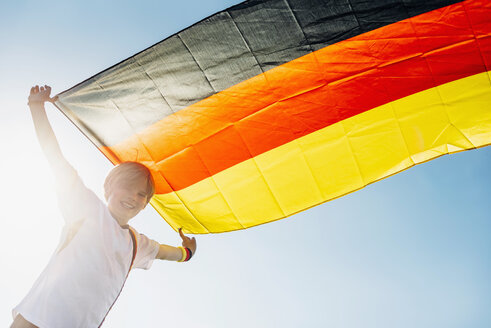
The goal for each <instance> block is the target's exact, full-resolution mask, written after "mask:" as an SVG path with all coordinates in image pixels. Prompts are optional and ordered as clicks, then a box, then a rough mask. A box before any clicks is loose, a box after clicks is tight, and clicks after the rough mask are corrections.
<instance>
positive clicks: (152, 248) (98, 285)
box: [11, 86, 196, 328]
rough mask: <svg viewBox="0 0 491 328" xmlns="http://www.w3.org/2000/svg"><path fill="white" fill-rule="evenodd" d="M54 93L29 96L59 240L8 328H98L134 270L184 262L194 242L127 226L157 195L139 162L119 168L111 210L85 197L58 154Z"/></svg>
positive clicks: (110, 191) (113, 175)
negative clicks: (154, 236)
mask: <svg viewBox="0 0 491 328" xmlns="http://www.w3.org/2000/svg"><path fill="white" fill-rule="evenodd" d="M50 93H51V88H50V87H49V86H44V87H38V86H35V87H33V88H32V89H31V92H30V95H29V107H30V110H31V115H32V119H33V122H34V127H35V130H36V134H37V137H38V139H39V143H40V145H41V148H42V150H43V152H44V155H45V156H46V158H47V159H48V162H49V164H50V166H51V168H52V169H53V172H54V175H55V182H56V193H57V196H58V202H59V207H60V209H61V212H62V216H63V218H64V219H65V227H64V229H63V233H62V238H61V241H60V244H59V246H58V248H57V249H56V251H55V253H54V254H53V256H52V258H51V259H50V261H49V263H48V265H47V266H46V268H45V269H44V271H43V272H42V273H41V275H40V276H39V278H38V279H37V280H36V282H35V283H34V286H33V287H32V288H31V290H30V291H29V293H28V294H27V296H26V297H25V298H24V299H23V300H22V302H21V303H20V304H19V305H18V306H17V307H15V308H14V310H13V317H14V322H13V323H12V325H11V328H20V327H22V328H24V327H29V328H32V327H40V328H58V327H59V328H67V327H70V328H76V327H100V326H101V325H102V322H103V321H104V318H105V316H106V315H107V313H108V312H109V310H110V309H111V307H112V305H113V304H114V302H115V301H116V299H117V298H118V296H119V293H120V292H121V290H122V288H123V285H124V282H125V281H126V278H127V275H128V273H129V271H130V270H131V268H133V267H137V268H142V269H149V268H150V266H151V264H152V262H153V260H154V259H156V258H157V259H162V260H170V261H187V260H189V259H190V258H191V256H192V255H193V254H194V253H195V252H196V240H195V238H189V237H186V236H184V234H183V233H182V231H181V230H179V234H180V236H181V238H182V246H183V247H172V246H168V245H160V244H159V243H157V242H156V241H154V240H151V239H149V238H147V237H146V236H145V235H142V234H139V233H138V232H136V231H134V229H133V228H131V227H130V226H129V225H128V221H129V220H130V219H132V218H133V217H135V216H136V215H137V214H138V213H139V212H140V211H141V210H142V209H143V208H145V206H146V205H147V204H148V202H149V200H150V198H151V197H152V195H153V193H154V183H153V180H152V176H151V174H150V172H149V170H148V169H147V168H146V167H145V166H143V165H141V164H139V163H134V162H127V163H123V164H120V165H118V166H117V167H115V168H114V169H113V170H112V171H111V172H110V173H109V175H108V176H107V178H106V181H105V183H104V190H105V195H104V196H105V198H106V200H107V205H106V204H105V203H103V202H102V201H101V200H100V199H99V198H98V197H97V196H96V195H95V194H94V193H93V192H92V191H90V190H89V189H87V188H86V187H85V186H84V184H83V183H82V181H81V180H80V178H79V177H78V175H77V173H76V172H75V170H74V169H73V168H72V167H71V165H70V164H69V163H68V162H67V161H66V159H65V158H64V157H63V154H62V153H61V150H60V147H59V145H58V142H57V140H56V137H55V135H54V133H53V130H52V129H51V126H50V124H49V121H48V118H47V116H46V111H45V108H44V103H45V102H46V101H49V102H53V101H55V99H53V98H50Z"/></svg>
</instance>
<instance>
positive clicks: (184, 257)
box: [177, 246, 193, 262]
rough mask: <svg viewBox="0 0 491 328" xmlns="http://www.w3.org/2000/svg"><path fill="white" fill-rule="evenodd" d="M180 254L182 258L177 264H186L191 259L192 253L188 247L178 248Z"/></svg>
mask: <svg viewBox="0 0 491 328" xmlns="http://www.w3.org/2000/svg"><path fill="white" fill-rule="evenodd" d="M178 248H179V249H180V250H181V252H182V257H181V259H180V260H178V261H177V262H187V261H189V260H190V259H191V257H193V252H192V251H191V250H190V249H189V248H188V247H181V246H179V247H178Z"/></svg>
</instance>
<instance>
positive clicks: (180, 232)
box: [179, 228, 187, 240]
mask: <svg viewBox="0 0 491 328" xmlns="http://www.w3.org/2000/svg"><path fill="white" fill-rule="evenodd" d="M179 235H180V236H181V238H182V240H186V238H187V237H186V236H185V235H184V234H183V233H182V228H179Z"/></svg>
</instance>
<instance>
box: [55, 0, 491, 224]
mask: <svg viewBox="0 0 491 328" xmlns="http://www.w3.org/2000/svg"><path fill="white" fill-rule="evenodd" d="M490 34H491V2H490V1H488V0H482V1H478V0H466V1H460V2H459V1H449V0H377V1H366V0H330V1H327V0H255V1H252V0H251V1H245V2H243V3H240V4H238V5H236V6H234V7H231V8H229V9H227V10H224V11H222V12H219V13H217V14H215V15H213V16H210V17H208V18H206V19H204V20H202V21H201V22H199V23H196V24H195V25H193V26H191V27H189V28H187V29H185V30H183V31H181V32H179V33H177V34H175V35H173V36H170V37H168V38H167V39H165V40H163V41H161V42H159V43H157V44H155V45H153V46H151V47H150V48H148V49H145V50H144V51H142V52H140V53H138V54H136V55H134V56H132V57H130V58H128V59H126V60H124V61H122V62H120V63H119V64H117V65H115V66H113V67H111V68H109V69H107V70H105V71H103V72H101V73H99V74H97V75H95V76H93V77H91V78H89V79H88V80H86V81H84V82H82V83H80V84H78V85H76V86H74V87H72V88H70V89H68V90H66V91H64V92H62V93H60V94H59V95H58V96H59V100H58V101H57V102H56V106H57V107H58V108H59V109H60V110H61V111H62V112H63V113H64V114H65V115H66V116H67V117H68V118H69V119H70V120H71V121H72V122H73V123H74V124H75V125H76V126H77V127H78V128H79V129H80V130H81V131H82V132H83V133H84V134H85V135H86V136H87V137H88V138H89V139H90V140H91V141H92V142H93V143H94V144H95V145H96V146H97V147H98V148H99V149H100V151H101V152H102V153H103V154H104V155H105V156H107V158H108V159H109V160H110V161H111V162H113V163H114V164H117V163H120V162H123V161H138V162H141V163H143V164H145V165H146V166H147V167H149V168H150V169H151V170H152V174H153V176H154V178H155V181H156V195H155V196H154V197H153V199H152V200H151V204H152V205H153V207H154V208H155V209H156V210H157V211H158V212H159V213H160V214H161V215H162V217H163V218H164V219H165V220H166V221H167V222H168V223H169V224H170V225H171V226H172V227H173V228H174V229H177V228H179V227H183V230H184V231H185V232H190V233H209V232H223V231H231V230H237V229H244V228H248V227H251V226H255V225H258V224H262V223H266V222H270V221H274V220H278V219H281V218H284V217H287V216H290V215H292V214H294V213H297V212H299V211H302V210H305V209H307V208H309V207H312V206H315V205H318V204H320V203H323V202H326V201H328V200H331V199H334V198H336V197H340V196H342V195H344V194H347V193H350V192H352V191H355V190H357V189H360V188H362V187H364V186H366V185H367V184H369V183H372V182H375V181H377V180H380V179H383V178H385V177H388V176H390V175H392V174H395V173H397V172H400V171H402V170H405V169H407V168H409V167H411V166H413V165H415V164H419V163H422V162H425V161H428V160H431V159H433V158H436V157H438V156H441V155H444V154H449V153H454V152H458V151H462V150H467V149H473V148H478V147H482V146H486V145H488V144H490V141H491V83H490V72H489V71H490V67H491V37H490Z"/></svg>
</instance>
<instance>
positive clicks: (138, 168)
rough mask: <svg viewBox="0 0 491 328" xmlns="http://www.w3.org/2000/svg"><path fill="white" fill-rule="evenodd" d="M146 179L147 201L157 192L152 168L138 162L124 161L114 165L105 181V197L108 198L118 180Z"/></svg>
mask: <svg viewBox="0 0 491 328" xmlns="http://www.w3.org/2000/svg"><path fill="white" fill-rule="evenodd" d="M141 178H143V179H146V181H147V203H148V202H149V201H150V198H152V196H153V194H154V193H155V182H154V180H153V178H152V174H151V173H150V170H149V169H148V168H147V167H146V166H145V165H143V164H140V163H138V162H123V163H121V164H119V165H117V166H116V167H114V168H113V169H112V170H111V171H110V172H109V174H108V175H107V177H106V180H105V181H104V197H105V198H106V200H108V198H109V195H110V194H111V192H112V188H113V186H114V184H115V183H116V182H117V181H134V180H137V179H141Z"/></svg>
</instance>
